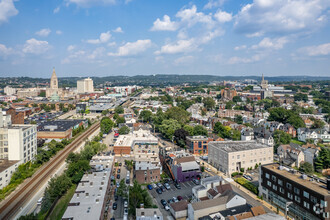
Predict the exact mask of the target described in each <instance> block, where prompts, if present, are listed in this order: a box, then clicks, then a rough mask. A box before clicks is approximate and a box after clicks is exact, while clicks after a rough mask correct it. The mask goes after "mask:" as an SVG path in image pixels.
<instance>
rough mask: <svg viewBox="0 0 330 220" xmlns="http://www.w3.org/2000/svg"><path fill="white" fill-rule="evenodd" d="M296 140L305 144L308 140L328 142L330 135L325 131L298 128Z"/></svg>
mask: <svg viewBox="0 0 330 220" xmlns="http://www.w3.org/2000/svg"><path fill="white" fill-rule="evenodd" d="M297 133H298V140H299V141H303V142H306V141H307V140H308V139H310V140H314V141H316V140H322V141H323V142H330V134H329V132H328V131H327V130H325V129H320V128H319V129H309V128H298V132H297Z"/></svg>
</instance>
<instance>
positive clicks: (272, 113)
mask: <svg viewBox="0 0 330 220" xmlns="http://www.w3.org/2000/svg"><path fill="white" fill-rule="evenodd" d="M268 121H278V122H281V123H284V124H285V123H290V124H291V125H292V126H294V127H295V128H296V129H298V128H301V127H306V125H305V123H304V121H303V120H302V118H301V117H300V116H299V114H298V113H296V112H294V111H290V110H286V109H284V108H282V107H278V108H271V109H269V117H268Z"/></svg>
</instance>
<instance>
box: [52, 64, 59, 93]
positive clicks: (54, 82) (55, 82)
mask: <svg viewBox="0 0 330 220" xmlns="http://www.w3.org/2000/svg"><path fill="white" fill-rule="evenodd" d="M50 88H51V89H58V80H57V76H56V73H55V67H54V68H53V74H52V77H51V78H50Z"/></svg>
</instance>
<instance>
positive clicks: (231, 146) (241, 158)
mask: <svg viewBox="0 0 330 220" xmlns="http://www.w3.org/2000/svg"><path fill="white" fill-rule="evenodd" d="M208 162H209V163H210V164H212V165H213V166H214V167H215V168H217V169H218V170H220V171H222V172H225V173H226V174H227V175H230V174H231V173H233V172H240V170H241V168H243V169H244V170H247V169H248V168H250V167H252V168H254V167H255V165H256V164H268V163H272V162H273V147H271V146H268V145H266V144H262V143H258V142H256V141H211V142H209V155H208Z"/></svg>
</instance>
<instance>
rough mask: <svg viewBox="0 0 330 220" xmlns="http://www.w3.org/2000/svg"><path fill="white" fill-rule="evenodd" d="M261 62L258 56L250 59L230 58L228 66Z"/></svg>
mask: <svg viewBox="0 0 330 220" xmlns="http://www.w3.org/2000/svg"><path fill="white" fill-rule="evenodd" d="M259 60H261V56H260V55H254V56H252V57H251V58H244V57H231V58H230V59H229V60H228V64H240V63H253V62H256V61H259Z"/></svg>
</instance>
